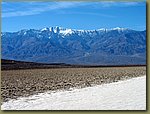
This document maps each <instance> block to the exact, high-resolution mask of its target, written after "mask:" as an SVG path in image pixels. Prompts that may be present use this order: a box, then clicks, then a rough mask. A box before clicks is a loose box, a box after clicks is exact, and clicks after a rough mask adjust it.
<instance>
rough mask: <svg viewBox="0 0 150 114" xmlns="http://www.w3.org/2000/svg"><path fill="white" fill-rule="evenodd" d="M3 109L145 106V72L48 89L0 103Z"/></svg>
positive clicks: (133, 108)
mask: <svg viewBox="0 0 150 114" xmlns="http://www.w3.org/2000/svg"><path fill="white" fill-rule="evenodd" d="M1 109H2V110H146V76H141V77H137V78H132V79H128V80H124V81H119V82H115V83H110V84H103V85H97V86H93V87H86V88H82V89H73V90H71V91H57V92H46V93H40V94H38V95H32V96H29V97H21V98H18V99H17V100H9V101H8V102H4V103H3V104H2V105H1Z"/></svg>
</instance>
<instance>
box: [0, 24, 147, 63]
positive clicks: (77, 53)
mask: <svg viewBox="0 0 150 114" xmlns="http://www.w3.org/2000/svg"><path fill="white" fill-rule="evenodd" d="M1 36H2V58H3V59H15V60H26V61H34V62H63V63H70V64H145V63H146V31H135V30H131V29H126V28H119V27H117V28H113V29H105V28H102V29H97V30H75V29H68V28H62V27H49V28H43V29H40V30H35V29H29V30H26V29H25V30H20V31H18V32H5V33H1ZM87 53H89V54H87ZM110 55H111V56H110ZM134 55H136V56H134Z"/></svg>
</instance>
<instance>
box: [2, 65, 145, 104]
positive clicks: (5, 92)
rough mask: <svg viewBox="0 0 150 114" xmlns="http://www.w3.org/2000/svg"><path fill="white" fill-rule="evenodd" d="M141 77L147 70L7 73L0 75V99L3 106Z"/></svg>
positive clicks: (123, 68) (22, 71)
mask: <svg viewBox="0 0 150 114" xmlns="http://www.w3.org/2000/svg"><path fill="white" fill-rule="evenodd" d="M142 75H146V67H114V68H113V67H108V68H106V67H105V68H103V67H100V68H62V69H28V70H7V71H2V73H1V99H2V102H5V101H7V100H9V99H16V98H18V97H21V96H29V95H33V94H37V93H41V92H46V91H55V90H62V89H63V90H68V89H69V88H74V87H76V88H83V87H88V86H93V85H100V84H104V83H111V82H117V81H119V80H124V79H129V78H133V77H138V76H142Z"/></svg>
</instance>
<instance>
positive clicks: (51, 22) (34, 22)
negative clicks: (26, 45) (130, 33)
mask: <svg viewBox="0 0 150 114" xmlns="http://www.w3.org/2000/svg"><path fill="white" fill-rule="evenodd" d="M51 26H61V27H64V28H72V29H84V30H91V29H99V28H108V29H109V28H114V27H123V28H130V29H134V30H145V29H146V2H2V32H10V31H11V32H12V31H18V30H21V29H42V28H44V27H51Z"/></svg>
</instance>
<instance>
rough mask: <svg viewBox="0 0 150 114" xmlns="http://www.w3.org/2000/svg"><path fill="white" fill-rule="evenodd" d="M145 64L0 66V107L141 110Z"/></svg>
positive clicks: (142, 105)
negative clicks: (63, 66)
mask: <svg viewBox="0 0 150 114" xmlns="http://www.w3.org/2000/svg"><path fill="white" fill-rule="evenodd" d="M145 75H146V67H135V66H134V67H99V68H56V69H26V70H25V69H24V70H2V74H1V79H2V81H1V99H2V102H1V109H2V110H39V109H41V110H145V109H146V76H145Z"/></svg>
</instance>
